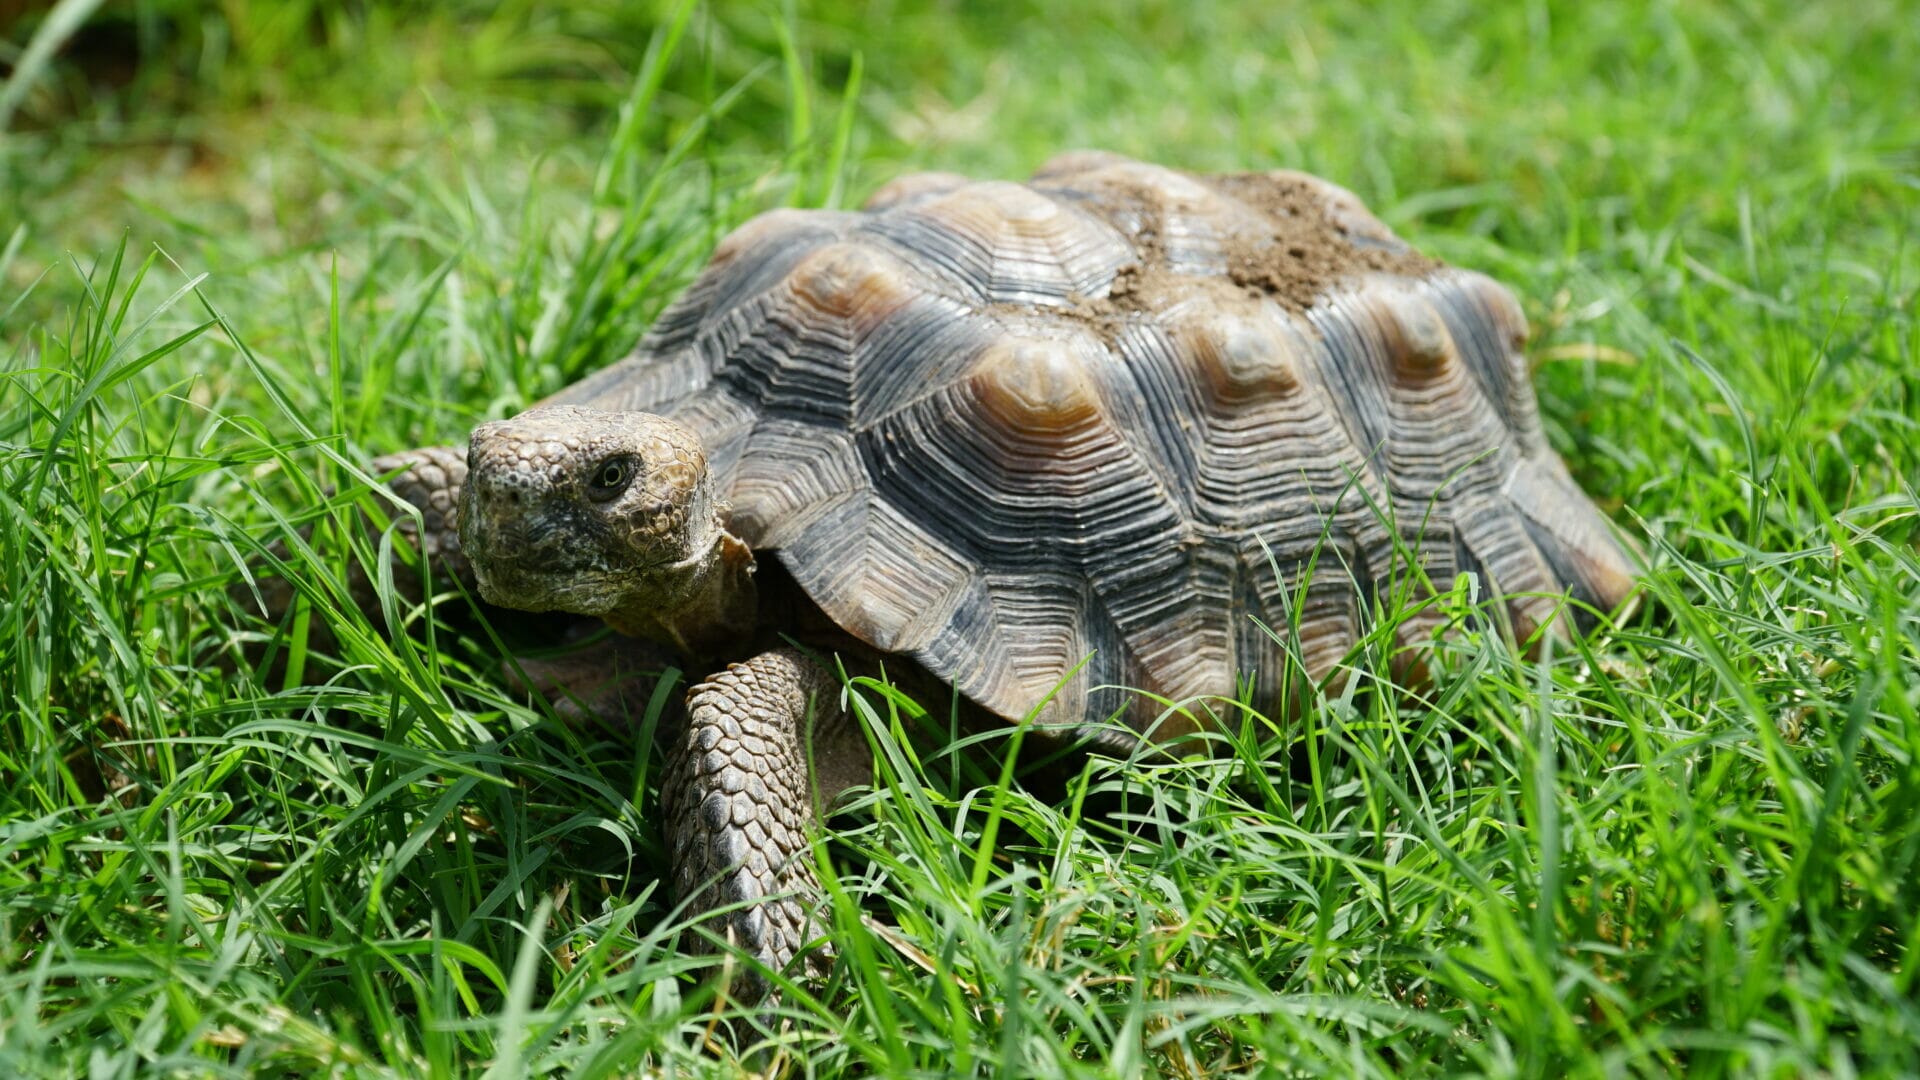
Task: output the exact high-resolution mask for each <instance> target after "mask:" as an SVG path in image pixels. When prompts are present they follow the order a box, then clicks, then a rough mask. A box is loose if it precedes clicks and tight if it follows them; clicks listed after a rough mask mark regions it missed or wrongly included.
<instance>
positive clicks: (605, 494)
mask: <svg viewBox="0 0 1920 1080" xmlns="http://www.w3.org/2000/svg"><path fill="white" fill-rule="evenodd" d="M638 471H639V470H638V469H636V468H635V467H634V460H633V459H632V458H630V457H614V458H608V459H607V460H605V461H603V462H601V463H600V464H598V465H596V466H594V469H593V477H592V479H590V480H588V481H587V498H589V499H592V500H593V501H594V502H606V501H607V500H608V499H611V498H613V497H614V496H616V495H618V494H620V493H621V492H622V491H625V490H626V487H627V485H628V484H629V483H631V482H632V480H633V476H634V473H636V472H638Z"/></svg>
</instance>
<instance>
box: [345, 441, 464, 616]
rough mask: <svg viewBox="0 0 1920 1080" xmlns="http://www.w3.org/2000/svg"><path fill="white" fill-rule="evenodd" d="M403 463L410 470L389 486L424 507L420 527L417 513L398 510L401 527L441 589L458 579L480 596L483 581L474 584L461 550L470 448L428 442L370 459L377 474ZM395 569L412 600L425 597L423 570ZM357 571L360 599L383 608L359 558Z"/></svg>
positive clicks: (369, 465) (365, 604) (370, 469)
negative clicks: (422, 592)
mask: <svg viewBox="0 0 1920 1080" xmlns="http://www.w3.org/2000/svg"><path fill="white" fill-rule="evenodd" d="M401 468H404V469H406V471H405V472H403V473H399V474H398V475H396V476H394V478H393V479H391V480H388V481H387V487H388V488H390V489H392V491H393V493H394V494H395V495H398V496H400V497H401V498H402V499H405V500H406V501H407V502H410V503H412V504H413V505H414V506H416V507H418V508H419V510H420V522H421V524H420V527H419V528H416V527H415V526H414V523H413V518H412V517H410V516H407V515H396V517H397V518H398V521H397V522H396V527H397V528H398V529H399V531H400V534H401V535H402V536H405V537H406V538H407V541H408V542H409V543H411V544H412V545H413V547H414V550H416V551H418V552H420V554H422V555H425V556H426V557H427V561H428V565H429V566H431V567H432V568H433V573H434V577H435V578H436V581H435V583H434V585H435V591H438V590H439V588H441V587H443V583H446V582H452V581H458V582H459V583H460V584H461V585H462V586H463V587H465V589H466V591H467V595H469V596H479V595H480V593H479V591H478V586H476V585H475V584H474V578H473V567H472V566H470V565H468V563H467V557H466V555H465V554H464V553H462V552H461V550H460V485H461V484H464V483H466V481H467V452H466V450H465V449H463V448H458V447H452V446H427V447H422V448H420V449H418V450H403V451H401V452H400V453H397V454H386V455H384V456H381V457H377V458H374V459H373V460H372V461H370V462H368V463H367V471H368V472H369V473H371V474H373V475H374V476H384V475H386V474H387V473H390V472H393V471H394V470H395V469H401ZM393 569H394V575H393V580H394V584H395V585H396V586H399V587H400V589H401V590H402V592H403V594H404V595H405V596H406V597H407V598H408V599H409V600H413V601H416V602H417V601H418V600H419V599H420V595H419V592H418V590H419V587H420V579H419V575H418V574H417V573H415V572H414V571H412V570H411V569H407V568H405V567H401V566H395V567H394V568H393ZM351 573H352V575H353V577H352V581H351V582H349V584H350V585H351V586H352V588H353V589H354V601H355V602H356V603H358V604H359V605H360V607H361V608H362V609H363V610H365V611H369V612H371V611H377V610H379V607H378V605H377V602H376V601H374V599H373V583H372V582H370V581H368V580H367V577H366V574H365V572H364V571H363V570H362V569H361V568H360V565H359V563H358V562H355V563H354V565H353V567H352V571H351ZM363 590H364V592H365V596H364V597H363V596H362V591H363Z"/></svg>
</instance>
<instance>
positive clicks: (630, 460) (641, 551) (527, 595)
mask: <svg viewBox="0 0 1920 1080" xmlns="http://www.w3.org/2000/svg"><path fill="white" fill-rule="evenodd" d="M720 516H721V515H720V507H719V505H718V503H717V500H716V499H715V498H714V494H713V481H712V479H711V477H710V476H709V474H708V472H707V459H706V453H705V451H704V450H703V449H702V447H701V443H700V438H699V436H697V435H696V434H694V433H693V432H692V431H689V430H687V429H686V428H684V427H682V426H681V425H679V424H677V423H674V422H673V421H672V420H668V419H666V418H665V417H660V416H653V415H650V414H647V413H630V412H602V411H599V410H597V409H588V408H581V407H579V406H573V405H549V406H543V407H540V408H535V409H531V410H528V411H527V412H524V413H521V414H520V415H519V416H516V417H513V418H512V419H510V420H497V421H493V422H491V423H486V424H482V425H480V426H479V427H478V428H475V429H474V432H473V437H472V439H471V440H470V441H469V442H468V445H467V480H466V483H465V484H464V485H462V487H461V491H460V546H461V548H462V549H463V550H464V551H465V553H466V555H467V558H468V559H469V560H470V561H471V563H472V564H473V569H474V573H475V576H476V577H477V578H478V579H479V583H480V595H482V596H483V597H485V598H486V599H487V600H488V601H489V602H491V603H495V604H499V605H501V606H503V607H509V608H517V609H519V610H522V611H569V612H573V613H575V614H580V615H599V616H604V617H606V618H607V620H608V621H609V622H611V623H613V625H614V626H615V627H616V628H617V629H623V630H628V631H629V632H632V633H642V634H647V636H660V635H658V634H653V633H649V632H648V628H647V627H645V626H643V625H640V624H642V623H645V622H647V621H648V620H647V619H646V618H644V617H642V616H643V615H644V613H649V612H651V613H656V614H657V613H665V612H671V611H673V610H675V609H677V608H679V607H682V606H684V605H685V604H686V603H687V602H689V600H690V598H691V597H692V595H693V594H694V593H696V592H699V591H700V590H699V589H698V588H697V586H699V585H700V583H701V579H703V578H704V577H706V576H710V573H711V571H712V569H713V565H712V564H713V563H714V562H715V560H717V559H718V558H719V557H720V553H721V552H722V551H723V550H724V549H725V548H726V547H727V545H726V544H725V543H724V542H723V541H725V540H732V538H731V537H729V536H727V535H726V532H725V530H724V528H723V527H722V525H721V522H720ZM734 543H735V544H737V543H738V542H737V541H734ZM747 558H748V559H749V561H750V559H751V556H750V555H748V556H747ZM623 623H626V624H629V625H622V624H623ZM666 636H668V637H673V636H674V635H671V634H668V635H666Z"/></svg>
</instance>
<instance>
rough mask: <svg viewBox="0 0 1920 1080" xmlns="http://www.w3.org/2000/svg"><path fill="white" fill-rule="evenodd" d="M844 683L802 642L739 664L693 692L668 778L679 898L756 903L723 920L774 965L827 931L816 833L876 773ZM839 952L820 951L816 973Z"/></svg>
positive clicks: (743, 981)
mask: <svg viewBox="0 0 1920 1080" xmlns="http://www.w3.org/2000/svg"><path fill="white" fill-rule="evenodd" d="M839 692H840V685H839V681H838V680H837V679H835V678H834V677H833V676H832V675H830V674H828V673H827V672H826V671H825V670H824V669H822V668H821V667H820V666H819V665H818V664H816V663H814V662H813V661H811V660H809V659H807V658H806V657H805V656H803V655H801V654H800V653H799V652H798V651H796V650H793V649H775V650H773V651H771V652H765V653H761V654H760V655H759V656H756V657H754V658H753V659H751V660H748V661H746V662H745V663H740V664H734V665H733V666H731V667H729V668H727V670H725V671H723V672H721V673H719V674H717V675H715V676H714V677H713V678H711V679H708V680H707V681H706V682H705V683H702V684H701V685H699V686H697V687H695V688H694V689H693V691H692V693H691V694H689V695H688V698H687V729H686V735H685V738H684V739H683V740H682V741H681V742H680V743H679V744H678V745H676V747H675V748H674V750H673V752H672V753H671V754H670V755H669V757H668V761H667V768H666V773H665V775H664V777H663V778H662V781H661V810H662V813H663V815H664V817H665V829H666V834H667V846H668V851H669V853H670V856H671V858H672V860H673V883H674V891H675V893H676V894H677V898H678V899H679V900H682V901H689V904H688V906H689V908H690V910H691V913H692V914H694V915H696V916H697V915H700V914H703V913H706V912H709V911H712V910H714V909H715V908H718V907H724V906H728V905H735V904H739V905H745V906H742V907H739V908H737V909H736V910H733V911H730V912H728V913H726V914H725V915H724V916H723V917H722V918H723V922H722V924H721V926H720V927H716V929H717V930H719V931H720V933H722V934H723V935H724V936H725V937H726V938H727V939H728V940H730V941H731V942H733V944H735V945H736V946H737V947H739V948H741V949H743V950H745V951H746V952H747V954H748V955H750V956H753V957H754V958H755V959H757V960H759V961H760V962H762V963H764V964H766V965H767V967H769V968H771V969H772V970H774V971H779V970H781V969H783V968H785V967H786V966H787V964H788V963H789V962H790V961H792V960H793V958H794V957H795V956H796V955H797V954H798V953H799V951H800V949H801V947H802V946H803V945H805V944H806V943H807V942H809V941H811V940H813V939H814V938H817V937H819V936H820V935H821V933H822V932H823V931H824V930H825V920H824V919H823V918H822V917H821V916H820V914H819V906H820V904H821V903H822V899H823V898H822V896H821V888H820V880H819V877H818V875H817V874H816V872H815V870H814V863H813V854H812V850H811V846H810V844H811V836H812V833H813V831H814V829H815V827H816V825H817V824H818V822H819V821H820V819H821V816H822V815H823V814H824V812H825V808H826V807H828V806H830V805H831V804H832V802H833V799H834V798H835V797H836V796H838V795H839V794H840V793H841V792H842V791H845V790H846V789H847V788H848V787H850V786H852V785H854V784H860V783H865V782H867V780H868V779H869V778H870V776H871V772H872V759H871V757H870V756H869V753H868V749H867V743H866V739H865V738H864V737H863V736H862V734H861V732H860V727H859V724H858V723H856V722H855V721H854V720H853V719H852V718H851V717H850V716H848V715H847V713H846V712H845V711H844V710H842V709H841V708H840V707H839V706H838V703H837V701H836V699H837V698H838V696H839ZM830 960H831V953H830V952H829V951H827V950H824V949H822V950H816V951H814V952H812V953H810V954H808V957H807V960H806V967H805V974H807V975H819V974H824V972H825V969H826V966H827V964H828V962H829V961H830ZM732 989H733V993H734V994H735V996H736V997H737V998H740V999H744V1000H756V999H758V998H760V997H762V996H763V995H764V994H765V992H766V989H767V985H766V981H765V980H764V979H763V978H762V977H761V976H760V975H759V974H758V973H754V972H749V973H746V974H745V975H744V976H742V977H740V978H737V979H736V980H735V981H734V985H733V988H732Z"/></svg>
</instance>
